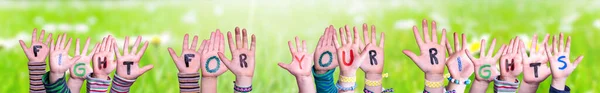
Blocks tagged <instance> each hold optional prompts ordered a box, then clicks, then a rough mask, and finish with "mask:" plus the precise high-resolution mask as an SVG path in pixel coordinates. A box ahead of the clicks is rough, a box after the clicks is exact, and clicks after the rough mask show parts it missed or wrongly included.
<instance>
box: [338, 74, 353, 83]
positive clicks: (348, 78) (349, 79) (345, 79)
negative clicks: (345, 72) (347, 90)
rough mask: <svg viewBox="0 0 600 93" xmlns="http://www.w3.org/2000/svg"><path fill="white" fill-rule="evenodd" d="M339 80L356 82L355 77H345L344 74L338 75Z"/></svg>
mask: <svg viewBox="0 0 600 93" xmlns="http://www.w3.org/2000/svg"><path fill="white" fill-rule="evenodd" d="M340 81H341V82H349V83H352V82H356V77H346V76H342V75H340Z"/></svg>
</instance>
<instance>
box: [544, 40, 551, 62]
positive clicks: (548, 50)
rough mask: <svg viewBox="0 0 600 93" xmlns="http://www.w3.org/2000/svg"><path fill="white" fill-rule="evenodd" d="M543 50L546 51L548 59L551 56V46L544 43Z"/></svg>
mask: <svg viewBox="0 0 600 93" xmlns="http://www.w3.org/2000/svg"><path fill="white" fill-rule="evenodd" d="M544 48H545V49H544V51H545V52H546V56H547V57H548V59H550V58H551V57H552V52H550V51H551V50H550V49H551V48H549V47H548V44H544Z"/></svg>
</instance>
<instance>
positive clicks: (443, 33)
mask: <svg viewBox="0 0 600 93" xmlns="http://www.w3.org/2000/svg"><path fill="white" fill-rule="evenodd" d="M444 41H445V42H444ZM444 43H448V39H446V29H445V28H444V29H442V40H440V45H442V46H443V45H446V44H444Z"/></svg>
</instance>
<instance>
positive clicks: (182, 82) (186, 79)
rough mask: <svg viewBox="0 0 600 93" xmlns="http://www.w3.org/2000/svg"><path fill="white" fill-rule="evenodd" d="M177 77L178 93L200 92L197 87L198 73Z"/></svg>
mask: <svg viewBox="0 0 600 93" xmlns="http://www.w3.org/2000/svg"><path fill="white" fill-rule="evenodd" d="M177 76H178V78H179V90H180V92H198V91H200V86H199V85H198V80H199V79H200V73H178V74H177Z"/></svg>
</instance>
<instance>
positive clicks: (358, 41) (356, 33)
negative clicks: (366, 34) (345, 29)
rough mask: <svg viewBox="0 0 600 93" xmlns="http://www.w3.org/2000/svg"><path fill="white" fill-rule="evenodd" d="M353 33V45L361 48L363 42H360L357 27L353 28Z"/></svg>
mask: <svg viewBox="0 0 600 93" xmlns="http://www.w3.org/2000/svg"><path fill="white" fill-rule="evenodd" d="M352 31H353V33H354V41H353V42H352V43H354V44H358V45H359V46H360V45H361V41H360V39H359V36H358V31H356V26H354V27H352Z"/></svg>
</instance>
